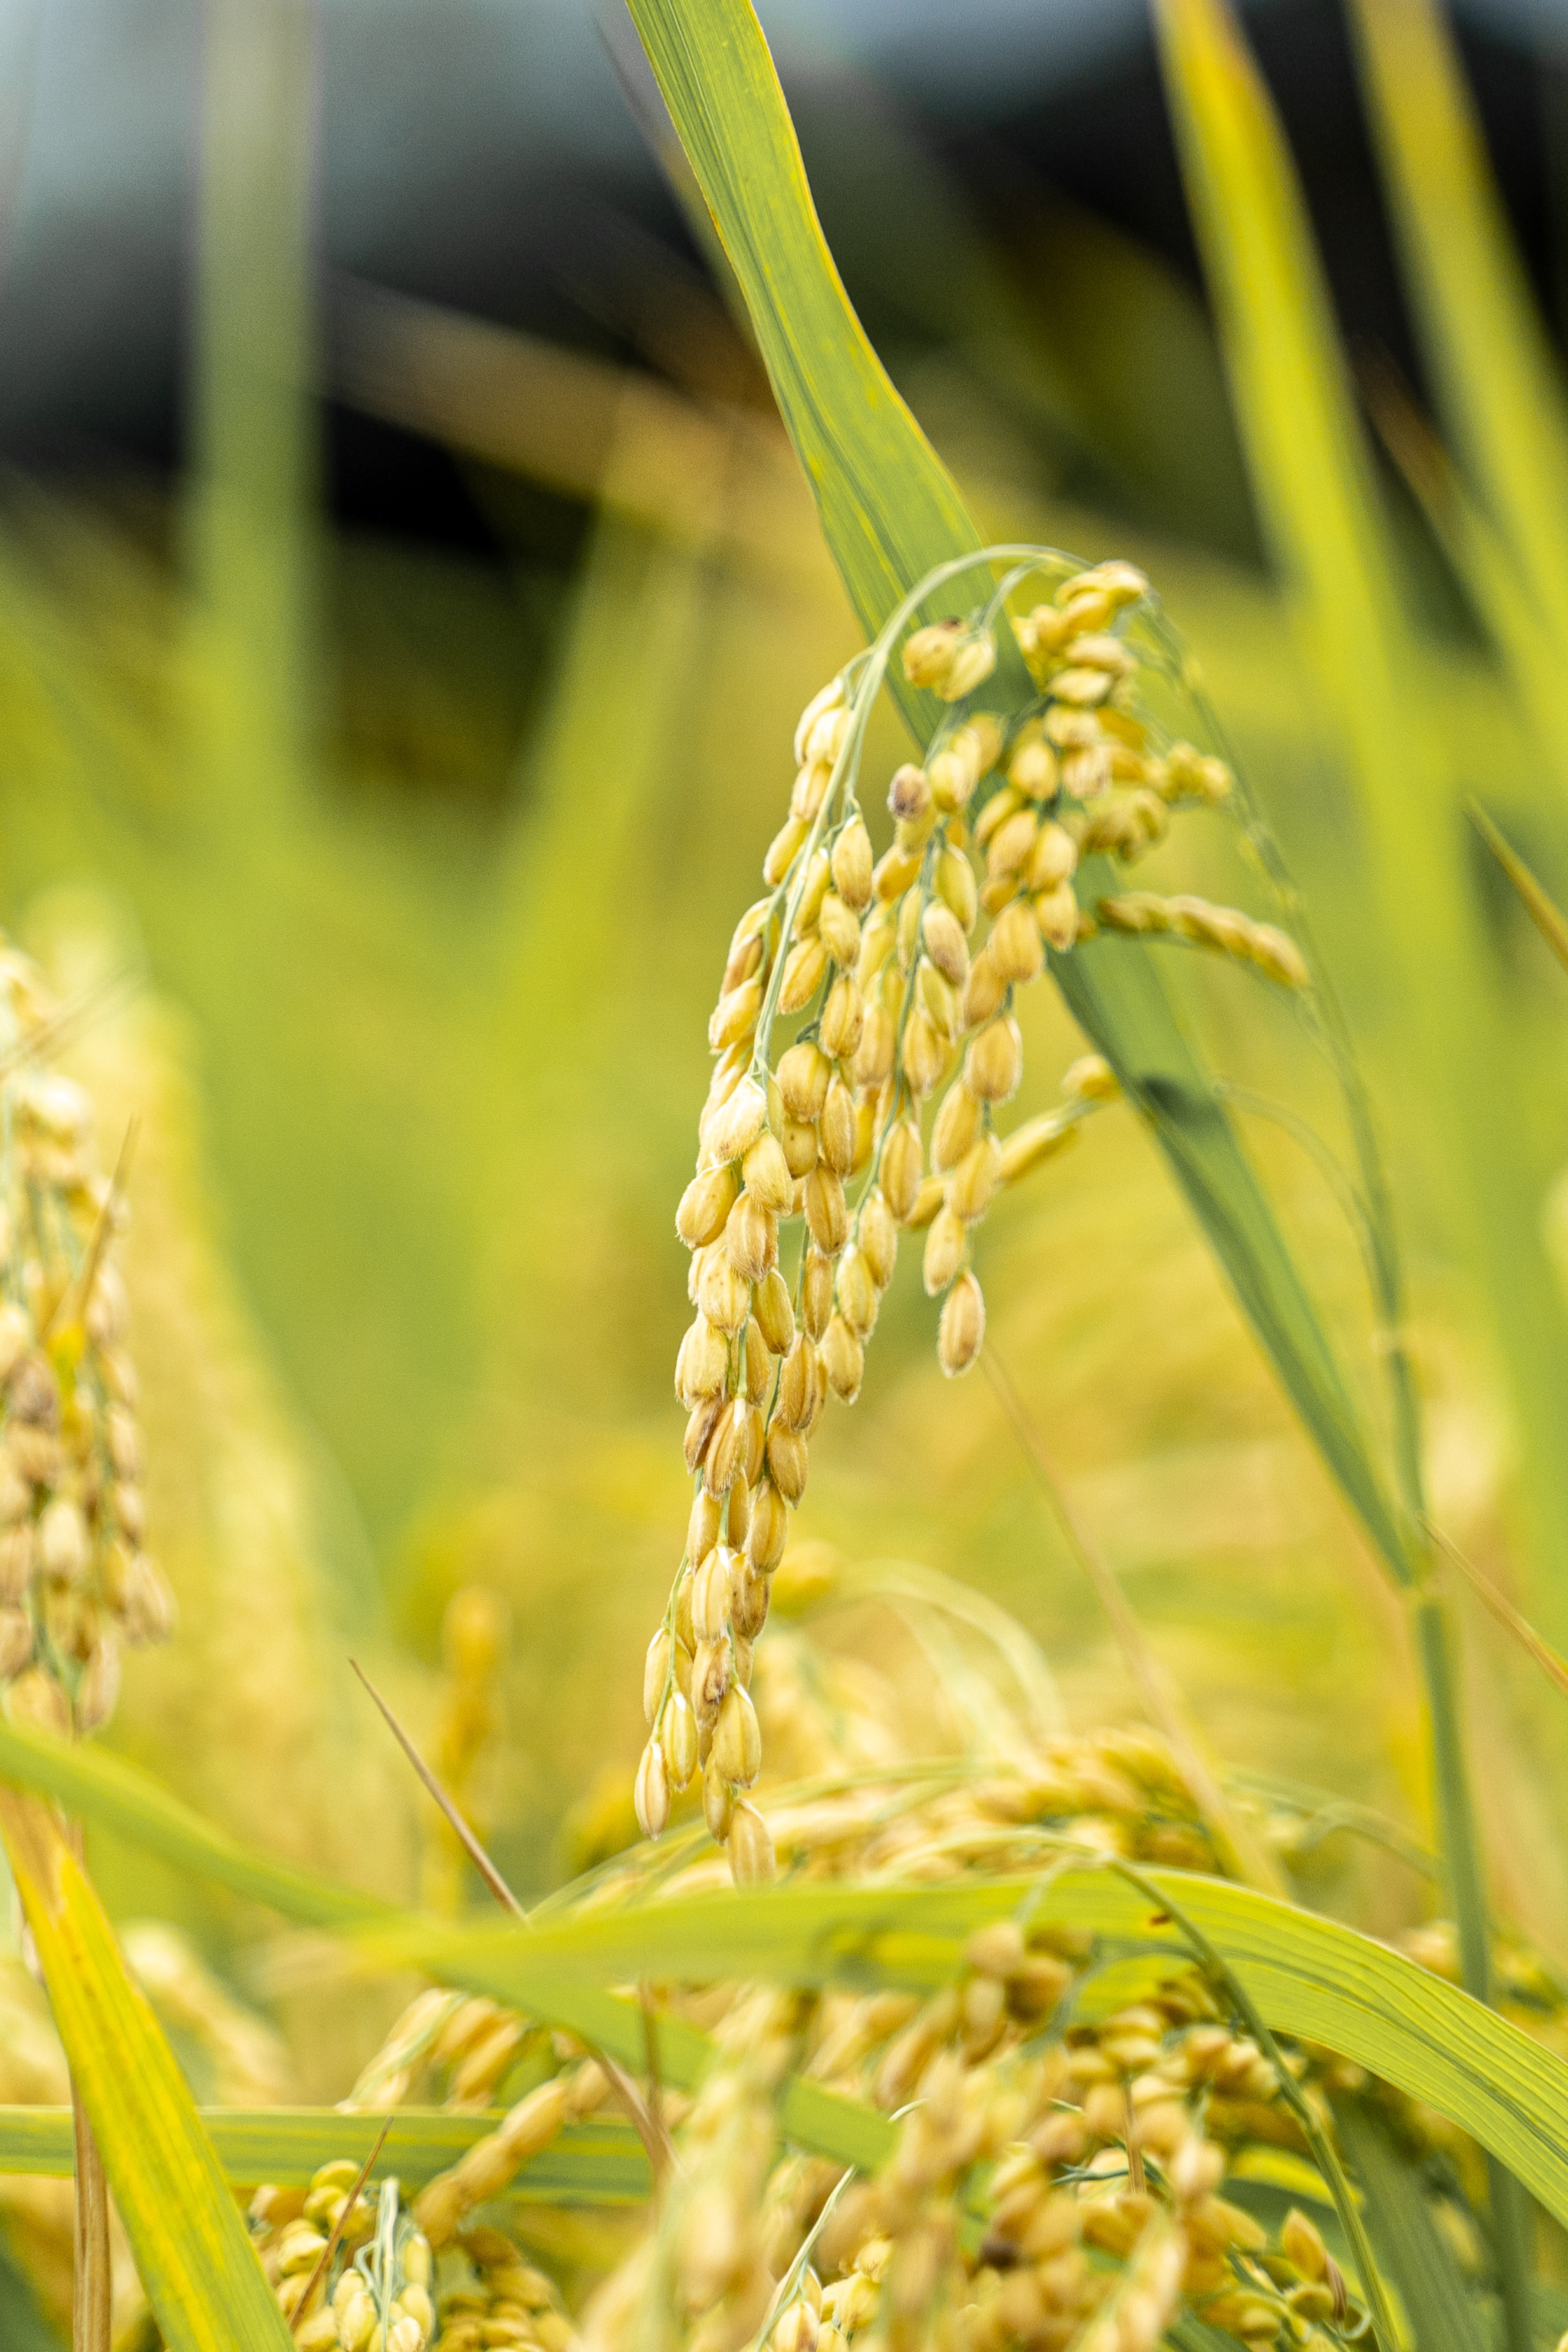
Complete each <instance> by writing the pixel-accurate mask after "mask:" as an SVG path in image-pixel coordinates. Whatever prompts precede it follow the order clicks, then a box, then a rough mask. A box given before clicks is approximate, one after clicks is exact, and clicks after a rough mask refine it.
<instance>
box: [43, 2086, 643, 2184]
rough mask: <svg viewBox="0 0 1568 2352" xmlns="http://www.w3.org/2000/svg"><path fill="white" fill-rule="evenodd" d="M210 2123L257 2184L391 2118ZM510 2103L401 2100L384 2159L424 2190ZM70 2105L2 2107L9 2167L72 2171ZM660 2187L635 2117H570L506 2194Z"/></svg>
mask: <svg viewBox="0 0 1568 2352" xmlns="http://www.w3.org/2000/svg"><path fill="white" fill-rule="evenodd" d="M199 2112H200V2115H201V2119H202V2126H203V2128H204V2131H205V2133H206V2135H207V2137H208V2138H209V2140H211V2142H212V2145H213V2152H214V2155H215V2156H216V2158H217V2160H218V2162H219V2164H220V2165H221V2166H222V2168H223V2172H224V2177H225V2179H226V2180H228V2181H229V2182H231V2183H233V2184H235V2185H236V2186H239V2187H243V2188H256V2187H259V2186H260V2184H261V2183H262V2182H263V2181H269V2182H271V2183H273V2184H274V2185H275V2186H277V2187H278V2188H282V2189H302V2188H305V2187H308V2184H309V2182H310V2181H311V2180H312V2179H314V2177H315V2175H316V2173H317V2172H318V2171H319V2169H320V2168H321V2166H322V2165H324V2164H330V2163H333V2162H335V2161H336V2160H337V2159H338V2158H347V2159H348V2160H349V2161H350V2163H363V2161H364V2159H365V2158H366V2157H367V2156H369V2155H370V2153H371V2149H372V2148H373V2147H375V2144H376V2141H377V2138H378V2137H379V2135H380V2132H381V2127H382V2124H383V2123H385V2122H386V2120H387V2118H386V2116H384V2115H376V2114H373V2113H371V2112H370V2111H368V2110H367V2111H366V2112H364V2113H362V2114H353V2115H345V2114H344V2113H343V2111H342V2109H341V2108H340V2107H203V2108H202V2109H200V2110H199ZM504 2112H505V2111H504V2110H503V2109H501V2108H494V2109H488V2110H481V2111H479V2112H475V2111H473V2110H461V2109H457V2108H453V2107H430V2108H423V2109H422V2108H418V2107H402V2108H400V2109H399V2110H398V2111H397V2113H396V2114H395V2115H394V2116H392V2128H391V2129H390V2131H389V2132H388V2133H387V2137H386V2141H385V2145H384V2146H383V2147H382V2153H381V2156H380V2158H378V2161H377V2171H378V2173H382V2174H384V2173H395V2174H396V2175H397V2177H398V2179H400V2180H401V2181H402V2183H403V2184H404V2186H405V2187H407V2188H411V2189H421V2188H423V2185H424V2183H425V2182H426V2181H427V2180H433V2179H434V2177H435V2175H436V2174H437V2173H438V2172H444V2171H445V2170H446V2169H447V2168H448V2167H449V2166H451V2165H454V2164H455V2163H456V2162H457V2159H458V2158H459V2157H461V2156H462V2155H464V2154H465V2151H466V2150H467V2149H468V2148H471V2147H473V2145H474V2143H475V2141H476V2140H477V2139H483V2138H484V2137H486V2134H488V2133H490V2132H493V2131H494V2130H495V2129H496V2127H497V2125H498V2124H499V2123H500V2122H501V2121H502V2118H503V2115H504ZM71 2157H72V2144H71V2111H70V2109H69V2108H68V2107H5V2106H0V2173H39V2174H45V2175H52V2176H55V2177H57V2178H64V2177H67V2176H68V2174H69V2173H70V2170H71ZM650 2186H651V2177H650V2174H649V2170H648V2159H647V2158H646V2156H645V2155H644V2154H643V2145H642V2142H641V2141H640V2140H639V2139H638V2137H637V2135H636V2133H635V2132H634V2131H633V2130H632V2127H631V2126H630V2125H629V2124H623V2123H619V2122H616V2121H614V2120H612V2119H602V2120H601V2118H599V2117H597V2116H590V2117H589V2118H588V2119H587V2120H586V2121H585V2122H582V2123H575V2124H568V2125H567V2126H565V2127H564V2128H563V2129H562V2130H561V2132H560V2133H559V2135H558V2136H557V2137H556V2138H555V2139H554V2140H552V2141H551V2143H550V2145H549V2147H548V2148H546V2149H545V2150H544V2152H543V2154H542V2155H540V2156H536V2157H532V2158H529V2160H528V2163H527V2164H525V2165H524V2167H523V2168H522V2170H521V2171H520V2172H519V2173H517V2176H516V2178H515V2179H513V2181H512V2183H511V2185H510V2187H509V2188H508V2189H507V2196H508V2197H515V2198H520V2199H522V2200H524V2201H525V2202H526V2203H528V2204H544V2205H637V2204H641V2203H642V2202H643V2200H644V2199H645V2198H646V2197H647V2195H648V2191H649V2188H650Z"/></svg>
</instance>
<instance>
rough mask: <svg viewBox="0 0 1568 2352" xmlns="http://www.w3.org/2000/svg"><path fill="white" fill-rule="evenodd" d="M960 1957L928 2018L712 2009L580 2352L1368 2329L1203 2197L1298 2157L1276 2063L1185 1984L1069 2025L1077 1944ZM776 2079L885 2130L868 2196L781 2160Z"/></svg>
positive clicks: (1296, 2342) (1298, 2247) (1243, 2216)
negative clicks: (1279, 2153) (706, 2064)
mask: <svg viewBox="0 0 1568 2352" xmlns="http://www.w3.org/2000/svg"><path fill="white" fill-rule="evenodd" d="M965 1957H966V1967H965V1969H964V1972H963V1975H962V1977H961V1979H960V1980H959V1981H958V1982H957V1983H956V1984H955V1985H953V1986H951V1987H949V1988H947V1989H946V1990H944V1991H942V1992H940V1993H938V1994H937V1995H936V1996H935V1997H933V1998H931V1999H929V2000H925V2001H921V2000H918V1999H917V1998H915V1997H914V1996H908V1995H900V1994H895V1993H890V1992H883V1993H878V1994H873V1995H870V1996H858V1995H851V1994H841V1993H829V1994H827V1995H825V1996H822V1997H821V1998H817V1999H810V1998H808V1997H804V1996H798V1995H791V1994H789V1993H787V1992H775V1991H768V1992H758V1991H750V1992H745V1993H741V1994H739V1995H737V1996H735V1997H734V1998H733V2000H732V2002H731V2006H730V2007H729V2009H728V2011H727V2013H726V2014H725V2015H724V2016H723V2017H721V2018H719V2019H718V2020H717V2021H716V2020H715V2019H714V2017H713V2015H712V2012H711V2010H710V2011H709V2012H708V2016H707V2022H708V2024H709V2026H710V2029H711V2030H713V2031H714V2032H715V2034H716V2039H718V2040H719V2042H720V2043H721V2047H722V2048H723V2050H724V2051H725V2053H726V2056H725V2059H724V2061H723V2062H721V2063H720V2064H719V2065H718V2066H717V2067H716V2069H715V2070H714V2071H713V2073H712V2074H710V2075H709V2077H708V2079H707V2081H706V2084H704V2086H703V2088H702V2090H701V2092H700V2093H699V2095H698V2096H697V2098H696V2100H695V2103H694V2104H693V2105H692V2106H691V2108H690V2110H689V2112H688V2114H687V2116H686V2118H685V2123H684V2125H683V2126H682V2128H681V2131H680V2135H679V2140H678V2153H679V2156H680V2159H681V2167H680V2170H679V2172H678V2173H677V2174H676V2175H675V2176H674V2178H673V2179H672V2183H671V2186H670V2188H669V2189H668V2191H667V2194H666V2200H665V2202H664V2206H663V2207H662V2209H661V2210H660V2211H659V2212H658V2213H657V2214H656V2215H655V2217H654V2219H653V2224H652V2226H651V2229H650V2231H649V2233H648V2235H647V2236H646V2237H645V2238H644V2239H643V2241H642V2242H641V2243H640V2245H639V2246H638V2247H637V2248H636V2249H635V2251H634V2252H632V2254H631V2255H630V2256H629V2257H628V2258H627V2260H626V2261H625V2262H624V2263H622V2266H621V2268H620V2269H619V2270H618V2271H617V2272H616V2273H613V2274H612V2277H611V2278H610V2279H609V2280H608V2281H607V2282H606V2283H605V2284H604V2285H603V2287H602V2288H601V2289H600V2290H599V2292H598V2293H597V2294H596V2295H595V2297H594V2298H593V2300H592V2301H591V2304H590V2306H589V2308H588V2310H587V2312H586V2313H585V2315H584V2319H583V2341H584V2346H585V2347H586V2352H632V2347H634V2346H637V2345H641V2344H643V2343H645V2342H648V2341H650V2340H651V2339H652V2336H657V2337H658V2338H659V2340H660V2341H661V2342H662V2343H667V2344H674V2343H677V2342H678V2343H679V2344H681V2345H682V2346H684V2347H686V2352H739V2347H742V2346H744V2345H746V2344H748V2343H755V2344H758V2345H760V2346H764V2347H767V2352H845V2347H847V2346H849V2345H851V2344H852V2343H854V2342H855V2341H856V2340H857V2339H860V2338H862V2337H863V2338H864V2339H865V2341H866V2343H867V2345H868V2346H869V2345H871V2344H872V2343H875V2344H876V2345H877V2346H879V2347H881V2346H887V2347H893V2352H915V2347H937V2352H949V2347H953V2352H970V2347H972V2352H1003V2347H1009V2346H1015V2345H1021V2346H1030V2347H1034V2346H1038V2347H1042V2352H1063V2347H1066V2346H1067V2345H1069V2344H1075V2345H1087V2346H1089V2347H1092V2352H1151V2347H1153V2346H1154V2345H1155V2343H1156V2342H1157V2341H1158V2340H1159V2338H1160V2336H1162V2335H1163V2333H1164V2332H1165V2330H1166V2327H1167V2326H1168V2325H1169V2324H1170V2322H1171V2321H1172V2320H1173V2319H1174V2318H1175V2317H1176V2315H1177V2313H1178V2311H1181V2310H1186V2311H1189V2312H1192V2313H1195V2314H1196V2315H1198V2316H1199V2317H1201V2318H1202V2319H1203V2320H1204V2321H1205V2322H1206V2323H1207V2325H1208V2326H1212V2327H1214V2328H1215V2329H1217V2330H1218V2331H1220V2332H1222V2333H1224V2334H1226V2335H1228V2336H1231V2337H1232V2338H1234V2339H1235V2340H1237V2341H1239V2342H1240V2343H1242V2344H1245V2345H1249V2346H1256V2347H1263V2346H1266V2345H1272V2344H1275V2343H1279V2344H1281V2345H1284V2346H1291V2347H1318V2352H1327V2346H1328V2344H1329V2343H1330V2342H1337V2341H1341V2340H1346V2339H1354V2338H1355V2337H1356V2336H1358V2335H1359V2334H1360V2333H1362V2332H1363V2330H1364V2315H1363V2314H1362V2313H1361V2312H1360V2311H1359V2310H1358V2308H1357V2307H1356V2306H1355V2305H1354V2302H1353V2301H1352V2300H1351V2298H1350V2296H1349V2295H1348V2294H1347V2291H1346V2287H1345V2283H1344V2281H1343V2277H1342V2276H1341V2275H1340V2273H1338V2271H1337V2270H1336V2268H1335V2266H1334V2264H1333V2262H1332V2260H1331V2258H1330V2257H1329V2254H1328V2252H1327V2250H1326V2249H1325V2247H1324V2245H1323V2242H1322V2239H1321V2237H1320V2236H1319V2234H1318V2232H1317V2231H1316V2230H1315V2228H1314V2227H1313V2226H1312V2223H1311V2221H1308V2220H1307V2219H1306V2217H1305V2216H1304V2215H1302V2214H1301V2213H1299V2212H1293V2213H1291V2215H1290V2216H1289V2217H1288V2219H1287V2220H1286V2221H1285V2222H1284V2225H1283V2228H1282V2230H1281V2232H1280V2233H1279V2236H1278V2238H1277V2239H1270V2235H1269V2233H1268V2232H1267V2231H1265V2230H1264V2229H1263V2228H1262V2226H1261V2225H1260V2223H1259V2222H1258V2221H1256V2220H1255V2219H1254V2218H1253V2216H1252V2215H1251V2214H1250V2213H1249V2212H1247V2211H1246V2210H1243V2209H1242V2208H1240V2207H1239V2206H1238V2205H1236V2204H1234V2203H1232V2202H1231V2201H1229V2200H1227V2199H1226V2198H1225V2197H1224V2196H1222V2195H1221V2193H1220V2191H1221V2188H1222V2184H1223V2181H1224V2178H1225V2174H1226V2170H1227V2167H1228V2155H1229V2150H1230V2148H1231V2147H1232V2146H1233V2145H1237V2144H1245V2143H1247V2142H1249V2141H1255V2140H1257V2139H1260V2138H1261V2139H1263V2140H1265V2141H1272V2142H1274V2143H1276V2144H1278V2145H1281V2146H1285V2147H1291V2148H1292V2149H1293V2150H1296V2151H1298V2152H1299V2150H1300V2149H1301V2135H1300V2132H1299V2129H1298V2127H1297V2126H1296V2125H1295V2122H1294V2119H1293V2117H1292V2116H1291V2114H1290V2112H1289V2110H1288V2109H1287V2108H1286V2107H1285V2106H1284V2105H1283V2104H1282V2103H1281V2091H1280V2084H1279V2081H1278V2078H1277V2076H1276V2075H1275V2073H1274V2070H1273V2067H1272V2065H1271V2063H1270V2061H1269V2059H1268V2058H1266V2057H1265V2056H1264V2054H1263V2053H1262V2052H1261V2051H1260V2049H1259V2048H1258V2047H1257V2045H1256V2044H1255V2043H1254V2042H1251V2041H1250V2040H1249V2038H1248V2037H1247V2036H1246V2035H1245V2034H1244V2033H1240V2032H1238V2031H1237V2030H1236V2029H1235V2028H1234V2027H1233V2026H1231V2025H1230V2024H1228V2022H1226V2021H1225V2019H1224V2018H1223V2016H1222V2014H1221V2012H1220V2009H1219V2006H1218V2003H1217V2001H1216V2000H1215V1999H1214V1997H1213V1996H1212V1994H1211V1992H1210V1990H1209V1989H1208V1988H1207V1985H1206V1984H1205V1983H1204V1982H1203V1981H1202V1979H1201V1978H1200V1977H1199V1976H1198V1975H1197V1973H1196V1972H1190V1971H1183V1972H1181V1973H1179V1974H1176V1975H1174V1976H1172V1977H1170V1978H1168V1979H1166V1980H1165V1981H1163V1982H1162V1983H1160V1984H1159V1986H1158V1987H1157V1988H1156V1990H1154V1991H1153V1992H1152V1993H1151V1994H1150V1995H1149V1996H1148V1997H1147V1998H1146V1999H1145V2000H1140V2001H1138V2002H1136V2003H1134V2004H1130V2005H1128V2006H1126V2007H1124V2008H1123V2009H1120V2010H1118V2011H1114V2012H1113V2013H1112V2014H1110V2015H1107V2016H1103V2017H1101V2018H1098V2019H1095V2020H1093V2021H1084V2022H1074V2021H1073V2019H1074V2014H1075V2004H1076V2001H1077V2000H1078V1997H1079V1996H1080V1994H1081V1993H1082V1991H1083V1990H1085V1989H1086V1988H1087V1986H1088V1985H1089V1983H1090V1981H1091V1980H1092V1976H1093V1974H1094V1972H1095V1969H1096V1964H1097V1961H1098V1959H1099V1958H1100V1955H1099V1954H1098V1953H1097V1951H1096V1950H1095V1948H1094V1947H1093V1945H1092V1941H1091V1939H1090V1938H1089V1937H1083V1936H1077V1935H1073V1934H1071V1933H1067V1932H1064V1931H1061V1930H1052V1929H1049V1928H1045V1929H1042V1928H1038V1927H1036V1928H1026V1927H1023V1926H1020V1925H1019V1922H1018V1921H1017V1920H1011V1919H1009V1920H1000V1921H998V1922H996V1923H994V1924H993V1925H992V1926H990V1927H986V1928H983V1929H981V1930H979V1931H978V1932H977V1934H976V1935H974V1936H973V1937H971V1938H970V1940H969V1943H968V1946H967V1950H966V1956H965ZM1286 2063H1289V2064H1291V2067H1292V2070H1295V2069H1298V2068H1299V2069H1300V2070H1301V2073H1302V2074H1305V2073H1306V2060H1305V2059H1304V2057H1302V2056H1301V2055H1300V2054H1299V2053H1290V2055H1289V2057H1288V2058H1287V2061H1286ZM786 2065H789V2066H794V2067H800V2069H801V2070H802V2071H803V2072H804V2073H805V2074H807V2075H808V2076H810V2078H811V2079H813V2080H815V2081H818V2082H821V2083H823V2084H826V2085H828V2086H830V2087H831V2088H832V2089H833V2090H835V2091H838V2092H841V2093H843V2094H845V2095H849V2096H852V2097H854V2098H858V2099H862V2100H867V2101H870V2102H873V2103H874V2104H876V2105H880V2106H881V2107H882V2108H883V2111H884V2112H887V2113H890V2114H893V2115H894V2116H896V2117H898V2118H899V2120H900V2121H901V2125H902V2128H901V2130H900V2132H899V2136H898V2140H897V2145H896V2147H895V2150H894V2155H893V2157H892V2158H891V2160H890V2161H889V2163H888V2164H887V2165H886V2166H885V2168H883V2170H882V2171H881V2172H880V2173H879V2174H877V2175H875V2176H874V2177H871V2178H860V2177H855V2176H846V2175H844V2174H843V2173H841V2171H840V2169H839V2168H836V2167H834V2166H831V2165H830V2164H827V2163H825V2162H823V2161H822V2160H821V2159H819V2158H805V2157H801V2156H800V2155H796V2154H791V2155H786V2156H784V2157H783V2158H779V2156H778V2152H777V2124H776V2118H775V2117H774V2116H773V2114H772V2112H771V2107H770V2099H771V2096H772V2094H773V2092H774V2091H775V2090H776V2088H777V2085H778V2084H779V2081H780V2080H781V2079H782V2075H783V2072H784V2070H785V2067H786ZM1305 2087H1306V2089H1307V2093H1308V2095H1309V2096H1312V2097H1314V2099H1315V2100H1316V2102H1317V2104H1318V2105H1319V2106H1320V2109H1321V2111H1322V2113H1323V2114H1324V2115H1325V2116H1326V2114H1327V2108H1326V2105H1323V2103H1322V2094H1321V2091H1319V2090H1318V2088H1317V2086H1316V2085H1315V2084H1312V2083H1310V2082H1309V2083H1308V2084H1306V2086H1305Z"/></svg>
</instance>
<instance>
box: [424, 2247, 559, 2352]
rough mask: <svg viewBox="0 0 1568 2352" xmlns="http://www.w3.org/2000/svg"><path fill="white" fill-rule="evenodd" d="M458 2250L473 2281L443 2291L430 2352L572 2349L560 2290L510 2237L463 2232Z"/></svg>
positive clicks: (527, 2351)
mask: <svg viewBox="0 0 1568 2352" xmlns="http://www.w3.org/2000/svg"><path fill="white" fill-rule="evenodd" d="M457 2248H458V2251H459V2252H462V2253H463V2254H465V2256H466V2257H467V2260H468V2263H469V2264H470V2267H471V2269H472V2272H473V2284H472V2285H467V2286H458V2287H453V2288H450V2289H448V2290H447V2291H445V2292H444V2293H443V2294H442V2296H441V2299H440V2326H439V2331H438V2333H437V2335H436V2337H435V2342H434V2352H484V2347H488V2346H494V2345H515V2346H517V2347H520V2352H571V2347H573V2346H574V2345H575V2344H576V2342H577V2340H578V2339H577V2331H576V2329H575V2328H574V2327H573V2326H572V2323H571V2321H570V2318H569V2317H568V2316H567V2314H566V2311H565V2308H564V2306H563V2305H562V2303H561V2299H560V2296H559V2293H558V2291H557V2289H556V2287H555V2285H554V2284H553V2283H552V2282H551V2281H550V2280H549V2279H548V2278H546V2276H545V2274H544V2273H543V2272H542V2271H538V2270H536V2269H535V2268H534V2266H533V2264H532V2263H528V2262H526V2261H525V2260H524V2258H523V2256H522V2255H521V2254H520V2253H519V2252H518V2251H517V2247H516V2246H515V2245H513V2243H512V2242H511V2240H510V2239H509V2238H507V2237H505V2236H503V2235H502V2233H501V2231H498V2230H489V2229H484V2228H477V2229H473V2230H465V2231H464V2232H463V2233H462V2235H461V2237H460V2238H459V2239H458V2241H457Z"/></svg>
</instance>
